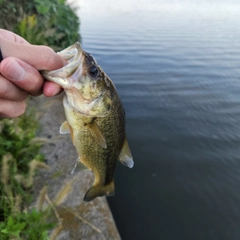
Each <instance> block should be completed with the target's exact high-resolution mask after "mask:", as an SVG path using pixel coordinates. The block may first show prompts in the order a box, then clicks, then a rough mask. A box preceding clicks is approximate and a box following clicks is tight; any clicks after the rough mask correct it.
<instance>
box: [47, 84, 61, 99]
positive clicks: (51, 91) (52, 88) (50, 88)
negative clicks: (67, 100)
mask: <svg viewBox="0 0 240 240" xmlns="http://www.w3.org/2000/svg"><path fill="white" fill-rule="evenodd" d="M62 91H63V89H62V88H61V87H60V86H59V85H57V84H56V83H52V82H49V81H46V82H45V83H44V85H43V93H44V95H45V96H46V97H51V96H55V95H57V94H59V93H61V92H62Z"/></svg>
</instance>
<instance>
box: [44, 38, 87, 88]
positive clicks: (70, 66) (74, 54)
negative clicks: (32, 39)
mask: <svg viewBox="0 0 240 240" xmlns="http://www.w3.org/2000/svg"><path fill="white" fill-rule="evenodd" d="M84 53H85V52H84V51H83V49H82V47H81V44H80V43H79V42H76V43H74V44H73V45H71V46H70V47H68V48H66V49H64V50H62V51H61V52H58V53H57V54H59V55H60V56H61V57H62V58H63V59H64V60H66V62H67V64H66V65H65V66H64V67H62V68H59V69H57V70H53V71H41V74H42V76H43V77H44V78H45V79H47V80H49V81H50V82H54V83H57V84H59V85H60V86H61V87H63V88H64V89H68V88H70V87H72V85H73V83H74V82H75V81H77V80H78V79H79V76H80V75H81V74H82V71H83V62H84V59H85V54H84Z"/></svg>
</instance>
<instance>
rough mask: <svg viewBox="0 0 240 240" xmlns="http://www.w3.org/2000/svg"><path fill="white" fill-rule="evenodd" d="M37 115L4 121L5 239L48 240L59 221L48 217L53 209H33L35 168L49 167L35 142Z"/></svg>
mask: <svg viewBox="0 0 240 240" xmlns="http://www.w3.org/2000/svg"><path fill="white" fill-rule="evenodd" d="M37 118H38V116H37V114H36V112H35V111H34V110H33V109H31V110H30V111H28V112H27V113H26V114H24V115H23V116H21V117H19V118H15V119H1V120H0V171H1V175H0V239H1V240H5V239H6V240H7V239H30V240H31V239H33V240H34V239H39V240H45V239H48V231H49V230H50V229H52V228H53V227H54V226H55V225H56V222H57V221H56V219H52V220H51V221H49V220H48V219H49V216H50V215H52V210H51V208H49V207H46V208H45V209H44V210H43V209H42V207H41V206H40V207H39V209H35V208H30V204H31V202H32V200H33V198H32V194H31V186H32V184H33V177H34V174H35V171H36V169H38V168H43V167H44V168H47V166H46V165H45V164H44V163H43V159H44V158H43V155H41V154H40V152H39V151H40V147H41V145H40V144H38V143H36V142H37V141H36V142H34V141H33V140H34V138H35V133H36V130H37V128H38V121H37ZM45 194H46V193H45ZM44 196H45V195H44ZM42 198H43V197H42ZM43 202H44V201H43V200H42V203H43Z"/></svg>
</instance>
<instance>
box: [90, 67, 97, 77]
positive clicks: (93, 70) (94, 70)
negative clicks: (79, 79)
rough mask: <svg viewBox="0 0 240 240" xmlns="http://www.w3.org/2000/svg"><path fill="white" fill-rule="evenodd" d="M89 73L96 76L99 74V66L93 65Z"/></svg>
mask: <svg viewBox="0 0 240 240" xmlns="http://www.w3.org/2000/svg"><path fill="white" fill-rule="evenodd" d="M89 74H90V75H91V76H92V77H96V76H97V75H98V68H97V67H96V66H94V65H93V66H91V67H90V68H89Z"/></svg>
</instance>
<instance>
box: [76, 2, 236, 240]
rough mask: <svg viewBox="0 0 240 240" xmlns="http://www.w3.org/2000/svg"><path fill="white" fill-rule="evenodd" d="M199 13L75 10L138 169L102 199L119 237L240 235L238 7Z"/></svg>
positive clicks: (120, 177)
mask: <svg viewBox="0 0 240 240" xmlns="http://www.w3.org/2000/svg"><path fill="white" fill-rule="evenodd" d="M152 2H156V1H152ZM153 6H154V5H153ZM237 7H238V8H237ZM196 9H197V8H196ZM196 9H195V10H193V11H191V10H189V9H188V10H186V9H185V10H184V9H178V8H174V7H172V8H171V7H166V6H165V8H162V10H161V6H157V7H156V9H155V8H154V7H152V8H151V9H146V11H145V10H144V7H143V9H142V10H139V9H137V10H136V9H135V8H134V7H133V8H128V9H127V10H126V11H124V10H118V9H116V8H115V9H112V8H111V7H109V8H107V9H105V11H99V9H98V8H97V7H95V8H94V7H93V8H92V9H91V11H90V10H89V9H88V11H85V10H84V7H83V8H82V9H81V11H80V18H81V31H80V32H81V35H82V44H83V47H84V49H85V50H86V51H88V52H90V53H92V54H93V55H94V57H95V58H96V59H97V61H98V63H99V64H100V65H101V66H102V68H103V69H104V70H105V71H106V73H107V74H108V75H109V76H110V78H111V79H112V80H113V82H114V83H115V85H116V87H117V89H118V92H119V94H120V96H121V99H122V102H123V104H124V107H125V110H126V123H127V136H128V140H129V145H130V147H131V150H132V154H133V157H134V161H135V166H134V168H133V169H128V168H126V167H124V166H122V165H121V164H120V163H119V164H118V165H117V169H116V172H115V185H116V195H115V197H111V198H108V201H109V204H110V207H111V210H112V213H113V215H114V218H115V220H116V224H117V227H118V229H119V231H120V234H121V236H122V239H124V240H125V239H126V240H128V239H129V240H135V239H136V240H145V239H146V240H149V239H163V240H176V239H177V240H210V239H211V240H239V239H240V27H239V26H240V17H239V12H240V8H239V6H237V5H236V8H235V7H234V8H227V9H226V10H224V8H221V9H220V10H219V8H216V9H215V10H214V8H212V9H211V11H210V10H209V9H208V8H207V7H206V9H204V8H203V9H201V10H199V9H198V10H196ZM205 10H207V11H205ZM208 10H209V11H208Z"/></svg>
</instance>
